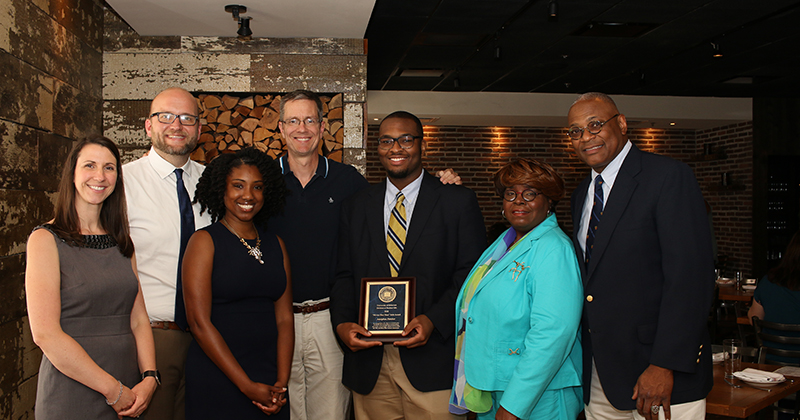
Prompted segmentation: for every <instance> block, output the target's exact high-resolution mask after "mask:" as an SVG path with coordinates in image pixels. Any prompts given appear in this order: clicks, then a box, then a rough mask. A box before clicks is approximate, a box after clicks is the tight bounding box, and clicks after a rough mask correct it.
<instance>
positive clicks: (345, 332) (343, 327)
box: [336, 322, 383, 351]
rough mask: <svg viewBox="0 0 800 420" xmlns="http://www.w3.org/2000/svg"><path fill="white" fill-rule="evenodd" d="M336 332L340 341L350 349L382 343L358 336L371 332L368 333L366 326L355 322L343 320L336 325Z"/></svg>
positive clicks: (359, 348) (364, 347) (355, 349)
mask: <svg viewBox="0 0 800 420" xmlns="http://www.w3.org/2000/svg"><path fill="white" fill-rule="evenodd" d="M336 334H338V335H339V338H340V339H341V340H342V342H343V343H344V344H345V345H346V346H347V347H348V348H349V349H350V350H352V351H359V350H364V349H368V348H370V347H376V346H381V345H383V343H381V342H380V341H365V340H362V339H361V338H359V336H364V337H369V336H371V335H372V334H370V332H369V331H367V329H366V328H364V327H362V326H361V325H358V324H356V323H355V322H343V323H341V324H339V325H337V326H336Z"/></svg>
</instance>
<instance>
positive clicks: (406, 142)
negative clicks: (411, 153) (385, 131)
mask: <svg viewBox="0 0 800 420" xmlns="http://www.w3.org/2000/svg"><path fill="white" fill-rule="evenodd" d="M421 138H422V136H412V135H410V134H407V135H405V136H400V137H396V138H392V137H389V136H383V137H381V138H379V139H378V149H381V150H389V149H391V148H392V147H393V145H394V142H397V144H399V145H400V147H401V148H403V149H410V148H412V147H413V146H414V141H415V140H416V139H421Z"/></svg>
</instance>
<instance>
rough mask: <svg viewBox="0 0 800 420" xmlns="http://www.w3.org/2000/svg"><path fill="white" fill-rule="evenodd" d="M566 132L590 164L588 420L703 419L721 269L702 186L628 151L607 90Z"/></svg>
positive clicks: (586, 203)
mask: <svg viewBox="0 0 800 420" xmlns="http://www.w3.org/2000/svg"><path fill="white" fill-rule="evenodd" d="M568 130H569V136H570V138H571V139H572V146H573V148H574V149H575V152H576V153H577V154H578V157H579V158H580V159H581V160H582V161H583V162H584V163H586V164H587V165H588V166H589V167H590V168H591V175H590V176H588V177H587V178H586V179H584V180H583V182H581V184H580V185H579V186H578V188H577V189H576V190H575V192H574V193H573V194H572V197H571V204H572V221H573V225H574V229H575V230H574V234H573V244H574V245H575V252H576V254H577V256H578V260H579V261H581V262H583V263H584V264H581V271H582V273H581V274H582V278H583V286H584V295H585V300H584V309H583V319H582V329H583V331H582V334H583V339H582V340H583V341H582V343H583V358H584V363H583V366H584V368H583V379H584V384H583V386H584V402H585V403H586V407H585V408H586V418H587V419H589V420H591V419H633V418H641V417H634V415H635V414H638V416H642V417H644V418H645V419H648V420H655V419H658V418H662V419H663V418H666V419H669V418H676V419H704V418H705V397H706V395H707V394H708V392H709V391H710V390H711V387H712V385H713V378H712V365H711V344H710V339H709V336H708V329H707V325H706V320H707V316H708V312H709V308H710V305H711V300H712V295H713V290H714V280H713V279H714V265H713V257H712V255H711V236H710V232H709V227H708V219H707V216H706V212H705V205H704V202H703V197H702V195H701V193H700V189H699V187H698V185H697V180H696V179H695V177H694V174H693V173H692V171H691V169H690V168H689V167H688V166H687V165H685V164H683V163H680V162H678V161H675V160H673V159H670V158H667V157H664V156H659V155H655V154H652V153H646V152H642V151H640V150H639V149H638V148H637V147H636V146H635V145H633V144H632V143H631V142H630V141H629V140H628V136H627V131H628V125H627V121H626V119H625V115H623V114H621V113H620V112H619V110H618V109H617V106H616V104H615V103H614V101H613V100H612V99H611V98H610V97H608V96H607V95H605V94H602V93H587V94H584V95H582V96H581V97H580V98H578V100H577V101H575V103H574V104H573V105H572V107H571V108H570V110H569V128H568ZM598 177H601V179H597V178H598ZM592 218H595V221H592ZM590 228H591V229H592V230H593V232H590V231H589V229H590ZM587 242H588V246H587Z"/></svg>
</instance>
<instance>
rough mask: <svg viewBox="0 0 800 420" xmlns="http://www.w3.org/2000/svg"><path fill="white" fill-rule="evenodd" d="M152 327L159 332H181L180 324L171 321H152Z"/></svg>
mask: <svg viewBox="0 0 800 420" xmlns="http://www.w3.org/2000/svg"><path fill="white" fill-rule="evenodd" d="M150 326H151V327H153V328H156V329H159V330H178V331H180V330H181V327H179V326H178V324H176V323H174V322H170V321H150Z"/></svg>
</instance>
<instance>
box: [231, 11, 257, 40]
mask: <svg viewBox="0 0 800 420" xmlns="http://www.w3.org/2000/svg"><path fill="white" fill-rule="evenodd" d="M225 11H226V12H228V13H230V14H231V15H232V16H233V20H235V21H237V22H239V30H237V31H236V34H237V35H239V39H241V40H245V41H249V40H250V39H251V35H253V31H252V30H250V19H253V18H252V17H250V16H240V13H247V7H246V6H242V5H241V4H229V5H227V6H225Z"/></svg>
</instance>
